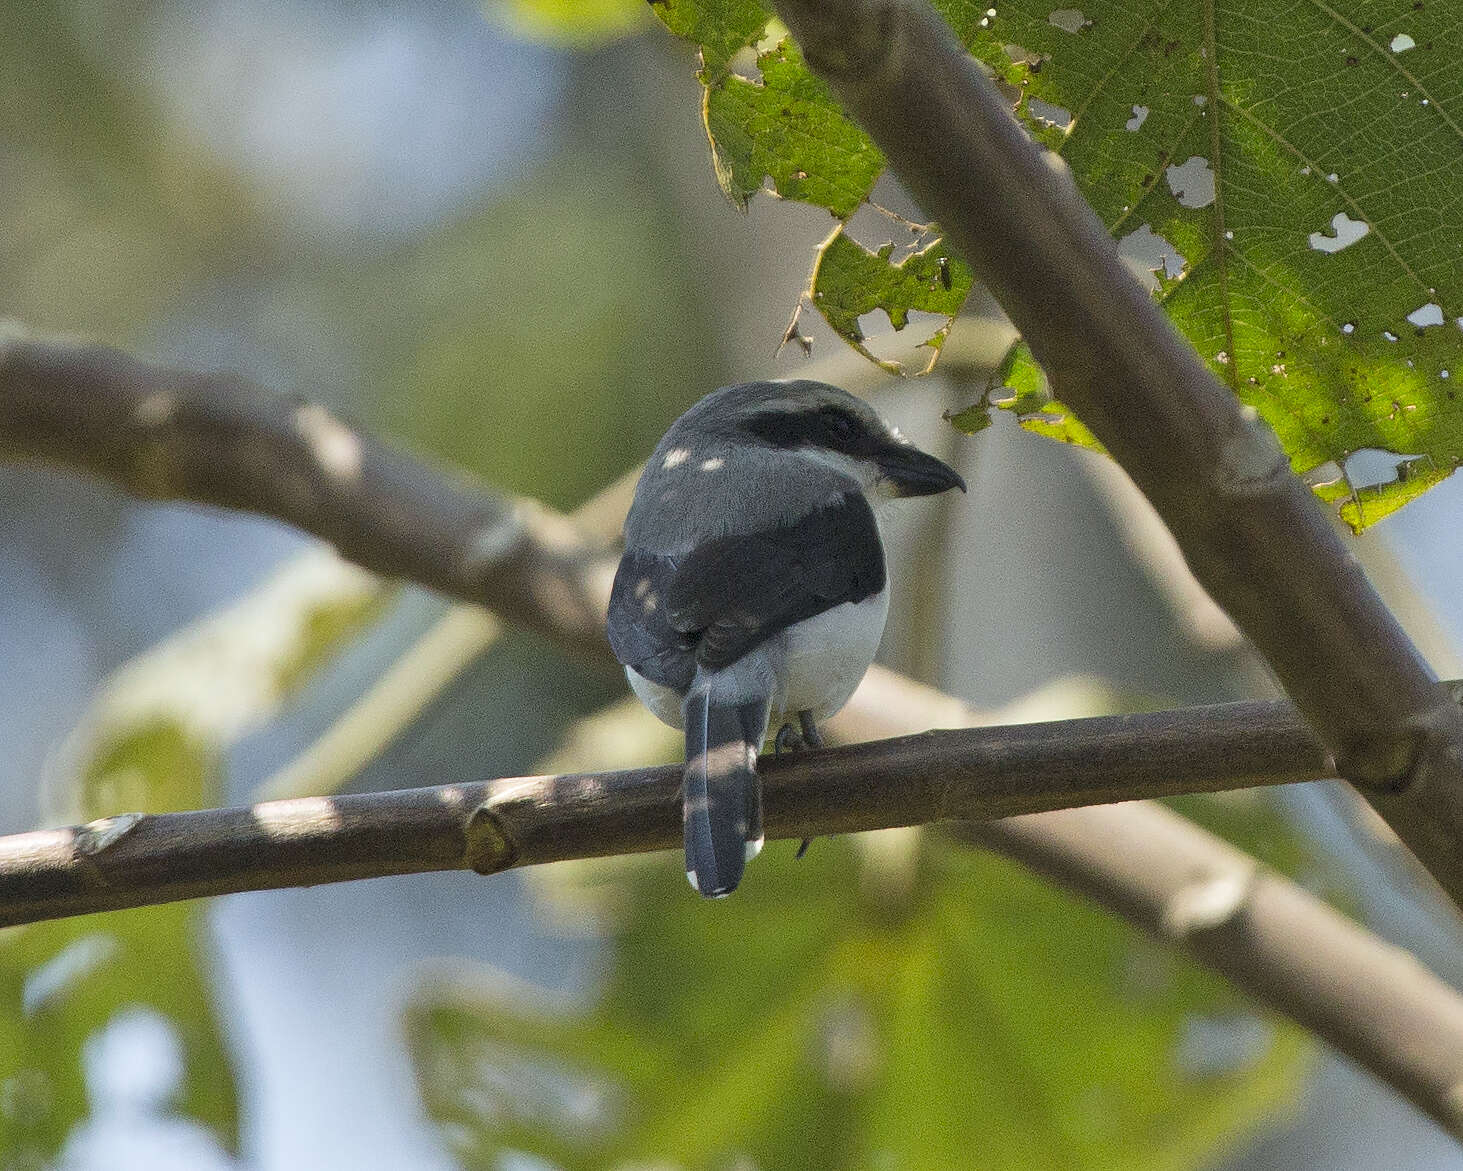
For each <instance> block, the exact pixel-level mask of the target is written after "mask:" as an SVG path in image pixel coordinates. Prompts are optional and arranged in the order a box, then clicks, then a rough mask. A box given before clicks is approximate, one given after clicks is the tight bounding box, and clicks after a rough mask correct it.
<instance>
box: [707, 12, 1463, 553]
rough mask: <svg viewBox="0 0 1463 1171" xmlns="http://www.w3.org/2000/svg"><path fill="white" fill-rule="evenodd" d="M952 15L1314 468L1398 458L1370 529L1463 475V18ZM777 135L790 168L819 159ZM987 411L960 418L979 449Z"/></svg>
mask: <svg viewBox="0 0 1463 1171" xmlns="http://www.w3.org/2000/svg"><path fill="white" fill-rule="evenodd" d="M938 7H939V8H940V10H941V11H942V12H943V13H944V14H945V15H946V16H947V18H948V19H949V20H950V22H951V24H952V26H953V27H954V28H955V29H956V31H957V34H958V35H959V36H961V37H962V38H963V39H964V40H965V43H966V44H967V45H968V46H969V47H970V48H971V50H972V52H973V53H974V54H975V56H976V57H977V58H978V59H979V60H980V61H981V62H982V63H983V65H984V66H985V67H987V69H988V70H989V71H990V72H991V73H992V74H993V75H994V76H995V77H996V78H997V80H998V81H999V82H1000V83H1001V84H1002V85H1003V87H1005V88H1004V92H1007V93H1008V94H1010V95H1012V96H1013V100H1014V101H1015V103H1016V107H1017V114H1018V117H1020V118H1021V119H1022V120H1023V121H1024V122H1025V123H1026V125H1027V127H1028V128H1029V129H1030V131H1031V133H1032V134H1033V135H1034V136H1035V137H1036V138H1038V139H1039V140H1040V141H1042V142H1044V143H1045V144H1046V145H1047V146H1049V147H1051V148H1052V149H1054V150H1057V151H1059V152H1060V153H1061V154H1062V155H1063V156H1064V157H1065V158H1066V160H1067V161H1068V163H1069V164H1070V165H1071V167H1072V172H1073V174H1074V176H1075V177H1076V179H1077V181H1078V183H1079V184H1080V185H1081V187H1082V189H1083V191H1084V193H1085V194H1086V196H1087V197H1088V199H1089V200H1090V201H1091V203H1092V205H1093V207H1094V208H1095V209H1096V211H1097V213H1098V215H1099V216H1100V217H1102V219H1103V220H1104V222H1105V223H1106V224H1107V225H1108V227H1109V229H1110V230H1111V231H1112V233H1113V235H1114V236H1115V237H1117V238H1118V240H1119V242H1120V250H1121V251H1123V253H1124V254H1125V255H1127V256H1128V257H1129V259H1130V261H1131V263H1132V264H1133V266H1134V268H1135V270H1136V271H1137V272H1138V274H1139V276H1140V279H1142V280H1144V282H1145V283H1146V284H1148V285H1149V286H1150V287H1151V288H1152V289H1153V291H1154V294H1155V296H1157V297H1159V298H1160V299H1161V300H1162V301H1163V303H1164V305H1165V307H1166V308H1167V310H1168V312H1169V314H1170V315H1171V317H1172V319H1173V320H1174V322H1175V324H1176V325H1177V326H1178V327H1179V328H1180V330H1182V331H1183V332H1184V334H1185V335H1186V336H1187V337H1188V338H1189V339H1190V341H1191V342H1193V344H1194V345H1195V347H1196V348H1197V349H1198V352H1199V354H1200V355H1201V356H1202V357H1203V358H1204V359H1205V360H1206V361H1207V362H1209V363H1210V365H1211V367H1212V369H1213V370H1214V371H1215V373H1216V374H1217V375H1218V376H1219V377H1220V378H1221V379H1222V380H1223V381H1224V382H1225V383H1226V384H1227V385H1229V386H1230V387H1231V388H1232V389H1233V390H1234V391H1235V393H1236V394H1237V395H1238V396H1239V397H1240V398H1241V399H1242V400H1243V401H1244V402H1246V403H1248V404H1250V405H1252V406H1254V407H1255V408H1256V409H1257V410H1258V411H1259V412H1260V414H1261V416H1262V417H1263V418H1264V419H1265V420H1266V422H1268V423H1269V424H1270V426H1271V427H1273V428H1274V429H1275V432H1276V434H1277V435H1278V436H1279V438H1280V441H1281V443H1282V445H1283V446H1284V448H1285V450H1286V452H1287V453H1288V454H1289V456H1290V458H1291V462H1292V465H1293V466H1294V467H1295V469H1296V470H1297V471H1298V472H1301V473H1305V472H1309V471H1311V470H1312V469H1315V468H1317V467H1321V466H1324V465H1327V464H1328V463H1331V462H1335V463H1336V464H1338V465H1340V466H1341V467H1342V468H1343V470H1345V469H1346V463H1347V460H1348V458H1349V457H1350V456H1351V455H1352V454H1353V453H1354V452H1356V451H1359V450H1363V449H1380V450H1382V451H1387V452H1392V453H1395V454H1396V455H1397V456H1398V457H1399V460H1401V461H1402V462H1401V463H1399V465H1398V466H1399V467H1406V468H1407V469H1408V473H1407V474H1406V475H1405V476H1400V477H1399V478H1398V479H1395V480H1390V481H1383V482H1381V483H1369V482H1362V481H1358V480H1357V479H1356V478H1354V477H1353V478H1351V479H1348V480H1346V482H1345V486H1346V491H1345V494H1344V496H1343V497H1342V500H1343V501H1344V503H1343V504H1342V511H1343V515H1344V516H1345V517H1346V519H1347V520H1348V521H1349V522H1350V523H1351V524H1353V526H1354V527H1357V528H1361V527H1363V526H1364V525H1366V524H1370V523H1372V522H1374V521H1375V520H1377V519H1379V518H1380V517H1382V516H1384V515H1386V514H1387V512H1389V511H1391V510H1392V509H1394V508H1396V507H1399V506H1400V505H1401V504H1403V503H1405V502H1406V501H1407V500H1410V499H1411V498H1413V497H1414V496H1416V495H1417V494H1419V492H1421V491H1422V490H1424V489H1425V488H1426V487H1427V486H1429V485H1431V484H1432V483H1436V482H1437V481H1439V480H1441V479H1443V478H1445V477H1446V476H1447V475H1448V474H1449V473H1450V472H1451V471H1452V470H1453V469H1454V468H1456V467H1457V465H1458V462H1459V460H1460V458H1463V409H1460V407H1459V406H1458V404H1457V402H1456V394H1455V392H1454V391H1453V389H1452V386H1453V383H1454V381H1455V380H1456V378H1457V376H1458V373H1457V372H1458V371H1459V369H1460V367H1463V281H1460V277H1459V274H1460V273H1463V263H1460V262H1463V251H1460V248H1463V245H1460V244H1459V243H1458V241H1459V240H1460V239H1463V149H1460V143H1463V74H1460V73H1459V71H1458V70H1457V69H1456V68H1454V67H1453V66H1454V63H1455V62H1456V61H1457V60H1458V59H1459V56H1460V55H1463V8H1460V7H1459V5H1458V3H1457V0H1438V2H1435V3H1428V4H1426V5H1413V6H1409V5H1397V4H1394V3H1390V2H1388V3H1384V2H1382V0H1352V2H1351V3H1348V4H1342V5H1327V4H1321V3H1313V4H1306V5H1300V6H1292V7H1289V8H1286V9H1285V10H1284V13H1283V15H1281V14H1279V13H1276V14H1272V15H1271V17H1269V18H1267V19H1256V16H1255V10H1254V6H1253V5H1251V4H1248V3H1246V2H1245V0H1217V2H1216V3H1214V4H1211V5H1175V4H1169V3H1166V2H1165V0H1143V2H1142V3H1137V4H1129V3H1120V2H1118V0H1093V2H1091V3H1082V4H1073V5H1071V6H1054V5H1053V4H1052V3H1042V4H1037V3H1034V2H1033V0H1014V2H1013V3H1005V4H999V5H996V6H994V7H991V6H988V5H987V4H986V2H985V0H941V3H940V4H939V5H938ZM702 27H703V30H704V22H703V26H702ZM678 31H680V30H678ZM703 35H707V36H714V35H715V33H714V31H713V32H704V31H703ZM783 84H784V85H791V84H793V82H792V81H791V80H790V79H786V78H785V79H784V80H783ZM767 138H768V141H769V143H772V144H774V145H775V147H776V149H778V150H779V151H781V152H782V155H781V157H780V165H781V167H782V168H783V169H784V170H788V169H792V170H793V171H796V170H797V169H798V168H799V165H800V164H799V158H800V156H801V155H811V154H813V153H814V152H818V151H821V150H822V144H821V143H819V142H816V141H809V140H802V141H799V140H795V139H792V138H790V137H789V138H787V139H786V141H783V140H781V139H779V137H778V132H777V131H775V130H773V131H770V132H767ZM767 149H772V147H768V148H767ZM826 166H827V161H826V160H825V168H826ZM803 169H806V168H803ZM810 173H811V172H810ZM834 178H835V177H834V176H832V175H830V174H827V173H825V174H824V175H823V180H824V182H825V183H828V182H832V181H833V179H834ZM865 181H866V180H865V179H864V177H863V176H862V175H860V176H859V177H858V182H859V183H864V182H865ZM1023 366H1024V367H1027V369H1026V371H1025V372H1024V373H1021V380H1022V381H1024V382H1028V383H1029V382H1032V381H1034V380H1035V379H1036V377H1037V374H1036V372H1035V370H1034V367H1032V365H1031V363H1030V359H1029V358H1026V357H1023V358H1022V360H1021V361H1020V362H1019V363H1018V372H1019V368H1020V367H1023ZM1029 391H1030V388H1029V387H1026V388H1022V389H1021V390H1020V391H1019V392H1018V393H1017V394H1014V395H1011V396H1008V397H1007V398H1006V399H1005V400H1004V402H1003V405H1007V406H1010V407H1012V408H1013V409H1015V410H1017V411H1018V413H1020V414H1022V415H1023V422H1025V423H1026V425H1027V426H1028V427H1030V428H1031V429H1032V430H1035V431H1038V432H1041V433H1043V434H1047V435H1051V436H1053V437H1055V438H1058V439H1063V440H1066V441H1068V442H1077V443H1091V442H1092V437H1091V435H1090V433H1089V432H1087V430H1086V428H1084V427H1082V426H1081V425H1080V422H1079V421H1077V420H1076V419H1075V418H1074V417H1073V416H1072V415H1071V412H1070V411H1068V410H1066V409H1065V408H1064V407H1062V406H1061V405H1060V404H1054V403H1051V402H1050V401H1049V400H1050V397H1051V396H1050V394H1049V393H1046V392H1040V393H1037V394H1035V395H1034V394H1033V393H1029ZM977 413H978V412H977V410H974V409H973V410H971V411H968V412H965V413H964V414H963V415H962V423H963V425H964V426H965V427H966V428H967V429H970V428H973V427H975V426H977V424H978V419H977Z"/></svg>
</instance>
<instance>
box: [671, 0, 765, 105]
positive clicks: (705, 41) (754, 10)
mask: <svg viewBox="0 0 1463 1171" xmlns="http://www.w3.org/2000/svg"><path fill="white" fill-rule="evenodd" d="M650 7H651V9H652V10H653V11H654V12H655V15H656V16H658V17H660V19H661V21H662V22H663V23H664V24H665V26H666V28H668V29H670V30H671V32H673V33H675V34H676V36H678V37H685V38H686V40H688V41H691V42H692V43H694V44H696V45H697V46H699V47H700V50H701V70H700V73H699V74H698V76H699V77H700V78H701V81H702V83H703V84H706V85H711V84H715V83H717V82H719V81H720V80H721V79H722V78H723V77H724V76H725V75H726V70H727V66H728V65H729V64H730V62H731V59H732V58H733V57H735V56H736V55H737V53H739V52H740V51H741V50H742V49H745V48H746V47H747V46H748V45H750V44H752V43H754V42H755V41H756V40H757V39H758V38H759V37H761V35H762V30H763V29H765V28H766V27H767V22H768V21H769V20H770V19H771V18H772V13H771V12H770V11H769V10H768V8H767V7H766V6H765V5H763V4H760V3H758V2H757V0H650Z"/></svg>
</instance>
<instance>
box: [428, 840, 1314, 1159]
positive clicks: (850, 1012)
mask: <svg viewBox="0 0 1463 1171" xmlns="http://www.w3.org/2000/svg"><path fill="white" fill-rule="evenodd" d="M923 840H925V841H929V839H923ZM790 853H791V852H790V850H785V849H780V848H779V847H777V846H772V847H770V848H769V850H768V851H767V855H768V856H764V858H763V859H761V860H759V862H758V864H757V868H756V872H755V874H754V875H753V876H749V880H748V882H747V883H746V884H745V886H744V887H743V888H742V889H741V890H739V891H738V892H737V894H736V895H735V896H734V897H733V898H731V899H728V900H726V901H724V902H721V903H718V904H716V905H715V906H708V905H706V904H705V903H703V902H701V901H700V900H697V899H695V898H694V897H693V896H692V895H691V894H690V893H689V892H688V891H686V890H685V889H684V884H683V881H682V879H681V876H680V874H679V873H678V867H676V866H674V865H672V864H671V863H670V862H669V861H668V860H664V859H657V860H655V861H654V862H650V863H642V864H639V865H636V866H634V867H633V868H627V864H626V863H624V862H618V863H616V864H615V865H614V866H612V867H608V868H606V869H604V870H602V871H601V873H608V874H611V875H619V876H620V877H621V880H622V883H623V885H622V888H621V890H620V895H619V898H618V899H608V900H605V901H606V902H608V903H613V904H617V905H619V906H621V907H622V908H624V910H623V913H622V917H621V918H620V919H618V920H617V927H616V928H615V930H614V931H613V934H612V936H611V938H610V952H609V964H608V973H607V976H606V980H605V985H604V988H603V990H602V994H601V995H600V997H599V999H598V1000H597V1001H596V1002H595V1003H594V1004H593V1005H592V1006H589V1007H586V1006H583V1005H579V1006H573V1005H568V1004H565V1003H560V1002H556V1001H553V1000H547V999H545V998H544V996H543V995H542V994H539V993H535V992H533V991H532V990H530V989H526V988H524V987H523V986H521V985H515V984H514V983H513V982H511V981H510V980H508V979H507V978H505V977H502V976H501V975H498V974H496V973H492V972H488V971H484V970H482V969H449V970H446V971H439V972H438V973H437V974H436V975H435V977H433V978H430V979H428V980H427V981H426V982H424V983H423V984H422V985H421V986H419V988H418V989H417V992H416V993H415V995H414V997H413V1000H412V1002H411V1004H410V1006H409V1008H408V1013H407V1036H408V1043H409V1046H410V1051H411V1056H412V1060H413V1064H414V1068H415V1071H416V1077H417V1081H418V1086H419V1088H420V1091H421V1094H422V1098H423V1101H424V1103H425V1105H426V1108H427V1112H428V1114H429V1116H430V1117H431V1118H432V1119H433V1121H434V1122H435V1123H436V1124H437V1125H438V1127H439V1128H440V1131H441V1133H442V1135H443V1138H444V1140H445V1141H446V1142H447V1143H448V1144H449V1145H450V1147H451V1148H452V1150H453V1151H454V1153H455V1154H456V1156H457V1157H458V1159H459V1160H460V1162H461V1165H462V1166H463V1167H466V1168H490V1167H497V1166H498V1165H499V1162H498V1160H499V1159H500V1158H502V1156H503V1154H504V1152H505V1151H507V1150H509V1149H512V1150H518V1151H522V1152H525V1153H527V1154H529V1155H532V1156H538V1157H540V1158H543V1159H546V1160H549V1161H551V1163H552V1164H553V1165H555V1166H557V1167H560V1168H564V1169H566V1171H575V1169H578V1168H585V1169H588V1168H601V1167H623V1166H656V1167H666V1168H671V1167H676V1168H697V1169H699V1168H720V1167H728V1166H733V1165H739V1162H738V1161H739V1160H740V1161H741V1162H745V1163H746V1164H747V1165H755V1166H762V1167H799V1168H809V1169H818V1168H829V1169H831V1168H863V1167H871V1166H892V1167H921V1168H923V1167H932V1168H933V1167H957V1166H969V1165H970V1158H971V1152H972V1151H978V1152H980V1165H981V1167H982V1168H992V1169H999V1168H1030V1167H1084V1168H1127V1167H1135V1166H1141V1167H1145V1168H1182V1167H1192V1166H1196V1165H1199V1164H1200V1163H1202V1162H1206V1161H1208V1160H1211V1159H1212V1158H1213V1157H1214V1156H1215V1155H1216V1154H1217V1153H1219V1152H1221V1151H1222V1150H1224V1149H1225V1148H1226V1146H1227V1145H1229V1144H1230V1143H1232V1142H1233V1141H1234V1139H1235V1138H1236V1137H1237V1136H1239V1135H1241V1134H1243V1133H1245V1132H1247V1131H1248V1130H1249V1129H1250V1128H1252V1127H1253V1126H1255V1125H1256V1124H1257V1123H1258V1122H1259V1121H1260V1120H1262V1119H1264V1118H1266V1117H1269V1116H1271V1115H1273V1114H1274V1113H1275V1112H1276V1111H1278V1110H1283V1109H1286V1108H1287V1107H1288V1105H1289V1103H1291V1102H1292V1101H1293V1100H1294V1097H1295V1094H1296V1090H1297V1088H1298V1085H1299V1082H1300V1078H1301V1075H1302V1074H1303V1072H1304V1070H1305V1068H1306V1066H1307V1055H1308V1053H1309V1051H1310V1047H1309V1043H1308V1041H1307V1039H1306V1037H1305V1036H1304V1034H1302V1033H1301V1031H1300V1030H1298V1029H1297V1028H1295V1027H1294V1026H1292V1025H1290V1024H1287V1023H1284V1022H1273V1021H1269V1020H1265V1021H1261V1020H1260V1019H1259V1018H1257V1017H1255V1016H1254V1015H1253V1013H1252V1010H1251V1009H1249V1008H1248V1007H1247V1006H1246V1005H1245V1004H1244V1002H1243V1001H1242V1000H1240V998H1239V997H1238V995H1237V994H1236V993H1234V992H1233V991H1232V990H1230V989H1229V987H1228V986H1227V985H1224V984H1223V983H1222V982H1220V981H1219V980H1218V979H1217V978H1216V977H1214V976H1212V975H1210V974H1208V973H1205V972H1203V971H1200V970H1199V969H1197V968H1194V967H1192V966H1191V965H1189V964H1188V963H1186V962H1184V961H1182V960H1180V959H1178V958H1176V957H1174V956H1173V955H1171V954H1169V953H1167V952H1165V951H1162V950H1161V949H1159V948H1158V947H1157V946H1156V945H1153V944H1151V943H1149V942H1148V941H1147V940H1146V939H1143V938H1140V937H1138V936H1137V935H1135V934H1134V932H1132V931H1131V930H1130V929H1129V928H1127V927H1126V926H1125V925H1123V924H1121V923H1119V922H1118V921H1116V920H1113V919H1111V918H1109V917H1108V916H1106V915H1104V914H1102V913H1101V912H1099V911H1097V910H1095V909H1093V908H1091V907H1089V906H1087V905H1085V904H1082V903H1079V902H1077V901H1076V900H1075V899H1073V898H1071V897H1069V896H1067V895H1065V894H1062V893H1060V892H1058V891H1056V890H1054V889H1052V888H1050V887H1048V886H1046V885H1045V884H1043V883H1041V882H1039V881H1037V880H1035V879H1033V878H1031V877H1030V876H1028V875H1027V874H1025V872H1022V871H1019V870H1017V869H1016V868H1015V867H1014V866H1012V865H1011V864H1009V863H1005V862H1003V861H1000V860H998V859H996V858H994V857H991V856H988V855H985V854H982V853H978V852H975V851H967V850H961V849H958V848H951V847H948V846H945V845H944V844H943V843H939V842H930V844H929V845H928V846H927V847H926V848H925V849H924V850H922V851H920V852H919V853H918V854H917V855H916V856H915V858H914V859H913V862H912V865H913V871H912V873H910V874H909V875H908V876H907V879H906V880H904V881H901V880H900V879H899V878H898V877H895V876H894V875H891V873H890V872H888V871H883V872H877V871H870V870H869V869H868V868H867V864H866V865H865V868H864V869H862V870H861V869H860V866H859V863H858V861H857V851H856V850H855V848H854V846H853V845H852V844H851V842H850V840H849V839H830V840H827V841H819V842H818V843H817V844H816V846H815V847H814V851H813V853H812V855H810V857H809V858H807V859H805V860H804V861H802V862H799V863H794V862H793V861H792V859H791V857H790ZM1216 1038H1218V1040H1217V1041H1216Z"/></svg>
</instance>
